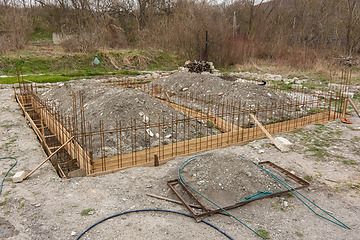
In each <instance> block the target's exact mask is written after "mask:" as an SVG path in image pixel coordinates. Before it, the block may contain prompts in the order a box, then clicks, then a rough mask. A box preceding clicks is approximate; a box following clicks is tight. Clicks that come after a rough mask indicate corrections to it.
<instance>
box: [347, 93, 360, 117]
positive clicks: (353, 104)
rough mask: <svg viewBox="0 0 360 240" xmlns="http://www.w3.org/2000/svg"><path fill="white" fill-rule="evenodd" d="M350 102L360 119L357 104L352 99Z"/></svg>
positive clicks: (349, 99)
mask: <svg viewBox="0 0 360 240" xmlns="http://www.w3.org/2000/svg"><path fill="white" fill-rule="evenodd" d="M348 101H349V103H350V105H351V106H352V107H353V109H354V110H355V112H356V114H357V115H358V117H360V113H359V110H358V109H357V107H356V105H355V103H354V102H353V100H352V99H351V98H348Z"/></svg>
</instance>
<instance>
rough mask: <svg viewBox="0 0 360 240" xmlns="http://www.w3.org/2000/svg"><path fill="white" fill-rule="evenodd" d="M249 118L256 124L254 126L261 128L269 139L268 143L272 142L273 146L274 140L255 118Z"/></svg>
mask: <svg viewBox="0 0 360 240" xmlns="http://www.w3.org/2000/svg"><path fill="white" fill-rule="evenodd" d="M250 117H252V119H254V121H255V122H256V124H257V125H258V126H259V127H260V128H261V130H262V131H263V132H264V133H265V134H266V136H267V137H268V138H269V139H270V141H271V142H272V144H275V139H274V138H273V137H272V136H271V134H270V133H269V132H268V131H267V130H266V129H265V128H264V127H263V125H262V124H261V123H260V122H259V121H258V120H257V119H256V118H255V116H254V115H252V114H250Z"/></svg>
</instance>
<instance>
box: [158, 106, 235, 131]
mask: <svg viewBox="0 0 360 240" xmlns="http://www.w3.org/2000/svg"><path fill="white" fill-rule="evenodd" d="M158 100H159V101H161V102H163V103H166V104H168V105H170V106H172V107H173V108H174V109H175V110H177V111H180V112H183V113H184V114H187V115H190V116H192V117H194V118H200V119H202V120H203V121H205V122H207V121H211V122H213V123H214V125H215V127H216V128H218V129H220V130H221V131H223V132H231V131H238V130H239V129H241V128H240V127H239V126H237V125H235V124H233V123H230V122H228V121H226V120H223V119H222V118H219V117H216V116H214V115H212V114H204V113H201V112H197V111H194V110H192V109H190V108H186V107H182V106H179V105H177V104H174V103H171V102H167V101H163V100H160V99H158Z"/></svg>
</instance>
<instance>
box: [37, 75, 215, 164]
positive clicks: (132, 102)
mask: <svg viewBox="0 0 360 240" xmlns="http://www.w3.org/2000/svg"><path fill="white" fill-rule="evenodd" d="M73 92H74V93H75V94H76V95H77V98H76V104H77V110H78V114H77V118H78V121H80V119H81V116H80V113H79V109H80V107H79V97H78V96H79V93H82V95H83V106H84V115H85V121H86V123H87V124H86V130H88V124H91V130H92V131H98V130H99V129H100V121H102V122H103V124H104V128H103V129H106V130H108V129H115V128H116V119H117V120H118V125H117V126H118V128H119V127H120V126H121V127H122V128H125V127H128V129H127V130H123V131H122V132H121V133H120V135H121V137H120V141H121V152H122V153H129V152H131V151H132V150H135V148H136V150H143V149H144V148H147V147H156V146H158V145H159V142H161V143H165V144H167V143H170V142H176V141H177V142H181V141H184V139H186V140H188V139H192V138H195V137H196V136H197V135H198V134H199V132H202V133H206V132H210V133H211V134H218V133H219V131H218V130H216V129H215V128H210V129H209V128H207V126H206V123H203V122H199V121H195V120H192V121H190V122H189V123H188V122H186V123H185V125H186V134H184V129H185V126H184V122H178V124H177V125H176V124H172V121H173V120H174V121H175V120H176V119H184V118H189V116H187V115H184V114H183V113H181V112H178V111H176V110H175V109H174V108H173V107H171V106H169V105H167V104H165V103H163V102H160V101H158V100H157V99H155V98H153V97H152V96H150V95H149V94H147V93H145V92H143V91H140V90H138V89H131V88H118V87H112V86H104V85H100V84H96V83H94V82H91V83H89V82H87V81H85V80H84V81H79V82H76V83H74V82H67V83H64V84H60V85H58V86H55V87H53V88H51V89H50V90H48V91H46V92H44V93H43V94H42V97H45V98H46V99H47V100H48V101H49V102H50V103H53V104H54V105H55V106H59V107H60V109H62V110H63V111H64V114H65V115H69V116H70V119H72V116H73V97H72V96H73ZM159 121H160V122H161V123H162V122H167V123H168V124H166V126H161V128H159V126H158V125H157V126H156V125H154V124H155V123H159ZM145 124H146V126H145ZM78 125H79V124H78ZM135 125H137V126H141V127H137V129H136V138H135V139H136V140H135V139H134V138H133V136H134V134H135V132H134V128H133V129H131V127H132V126H135ZM150 125H151V126H150ZM79 129H80V127H79ZM105 138H106V141H105V143H104V144H105V147H104V149H105V151H106V156H113V155H115V154H116V153H117V149H116V148H117V147H116V146H117V145H120V144H119V143H117V136H116V134H115V133H114V132H113V133H107V134H106V136H105ZM135 142H136V143H135ZM135 146H136V147H135ZM99 148H100V138H99V137H98V136H94V137H93V149H94V154H95V157H99V156H100V149H99ZM96 149H99V150H96Z"/></svg>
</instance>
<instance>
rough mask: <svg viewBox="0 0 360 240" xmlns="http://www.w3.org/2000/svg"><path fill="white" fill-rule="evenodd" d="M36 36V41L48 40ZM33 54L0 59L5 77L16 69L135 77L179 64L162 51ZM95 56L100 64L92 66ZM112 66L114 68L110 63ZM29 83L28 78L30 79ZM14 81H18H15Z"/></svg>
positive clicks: (14, 73)
mask: <svg viewBox="0 0 360 240" xmlns="http://www.w3.org/2000/svg"><path fill="white" fill-rule="evenodd" d="M44 34H45V35H39V36H38V37H39V38H47V37H46V33H44ZM33 55H34V54H33V53H29V54H27V56H25V57H19V56H16V57H6V56H2V57H0V68H1V70H2V72H3V73H4V74H6V75H16V68H18V69H22V71H23V74H40V73H42V74H47V75H51V74H54V75H59V74H61V76H63V77H80V76H97V75H105V74H106V75H130V76H133V75H138V74H139V73H138V72H137V70H173V69H177V67H178V66H179V65H181V63H182V62H181V61H180V60H178V59H177V58H176V57H175V56H173V55H170V54H167V53H164V52H161V51H158V52H156V51H127V52H110V53H97V54H80V53H78V54H62V55H60V56H50V57H40V56H38V54H37V55H34V56H33ZM95 57H97V58H98V59H99V61H100V64H98V65H95V64H93V60H94V58H95ZM113 63H115V65H114V64H113ZM29 80H31V79H29ZM16 82H17V81H16Z"/></svg>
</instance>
